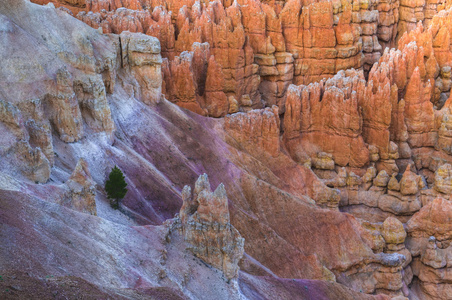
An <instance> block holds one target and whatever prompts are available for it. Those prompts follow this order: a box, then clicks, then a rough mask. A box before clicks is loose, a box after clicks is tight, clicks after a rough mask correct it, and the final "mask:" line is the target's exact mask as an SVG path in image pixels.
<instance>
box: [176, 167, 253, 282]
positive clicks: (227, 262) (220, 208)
mask: <svg viewBox="0 0 452 300" xmlns="http://www.w3.org/2000/svg"><path fill="white" fill-rule="evenodd" d="M182 197H183V199H182V200H183V204H182V208H181V211H180V214H179V217H180V220H181V224H182V231H183V234H184V238H185V241H186V242H187V243H189V244H190V245H191V246H190V248H189V249H190V251H191V252H193V254H194V255H195V256H197V257H199V258H201V259H202V260H204V261H205V262H206V263H208V264H210V265H212V266H214V267H215V268H217V269H219V270H221V271H223V273H224V275H225V277H226V278H227V279H228V280H230V279H233V278H236V277H237V276H238V271H239V267H238V263H239V261H240V260H241V259H242V256H243V253H244V248H243V246H244V243H245V240H244V239H243V238H242V237H241V235H240V233H239V232H238V231H237V229H235V228H234V226H232V225H231V223H230V219H229V208H228V197H227V195H226V190H225V188H224V185H223V184H220V185H219V186H218V187H217V188H216V189H215V191H214V192H212V190H211V189H210V183H209V178H208V177H207V174H204V175H201V176H200V177H199V178H198V180H197V181H196V183H195V187H194V190H193V193H191V188H190V187H189V186H185V187H184V190H183V191H182Z"/></svg>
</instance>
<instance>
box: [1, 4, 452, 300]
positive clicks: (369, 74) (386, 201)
mask: <svg viewBox="0 0 452 300" xmlns="http://www.w3.org/2000/svg"><path fill="white" fill-rule="evenodd" d="M33 2H36V3H38V4H48V6H47V8H43V7H41V9H42V11H44V9H45V10H46V11H47V12H51V13H52V14H54V15H53V16H54V18H57V17H58V18H66V19H68V20H72V21H73V22H77V24H79V25H80V26H82V25H83V26H84V27H83V28H84V30H85V31H83V30H82V31H81V32H79V33H76V32H71V34H67V35H66V36H64V38H63V37H62V38H53V36H52V34H55V33H52V34H50V33H48V34H49V36H47V35H45V34H44V33H45V32H44V33H39V34H37V33H36V32H33V34H23V33H22V35H20V38H15V37H14V36H15V35H19V32H21V31H20V30H22V28H16V25H15V23H17V20H15V21H9V19H8V20H7V19H6V18H5V19H4V20H3V19H2V21H4V22H3V23H2V24H5V25H4V26H3V27H2V28H0V34H2V36H5V40H7V41H8V43H10V44H12V45H14V47H12V48H11V49H10V48H9V46H8V45H6V46H5V45H1V44H0V49H1V50H3V51H0V53H6V55H4V57H3V56H2V57H3V58H4V60H3V61H2V63H3V64H4V67H3V68H2V70H0V74H3V73H4V74H6V75H3V77H2V78H1V79H2V80H0V88H1V93H0V95H1V96H2V97H6V99H1V100H0V125H1V127H0V128H1V129H2V133H4V138H3V141H2V143H3V144H1V146H2V147H0V154H1V156H2V160H1V161H0V167H2V170H3V169H5V170H13V171H14V172H13V173H11V174H13V175H15V176H17V177H18V178H20V179H21V180H22V179H23V180H28V181H30V180H31V181H33V182H39V183H46V182H48V181H49V180H53V177H55V176H56V177H58V178H57V179H61V178H64V181H65V185H63V184H61V185H60V186H59V187H52V188H54V189H55V190H59V193H60V194H58V195H61V197H62V198H61V199H62V200H61V201H60V202H64V203H63V205H66V206H67V207H70V208H73V209H76V210H79V211H82V212H85V213H90V214H95V213H96V206H95V201H94V200H95V197H96V194H95V192H94V187H95V186H94V184H93V181H96V182H98V183H99V182H101V180H102V179H99V178H100V177H102V176H101V175H99V174H102V171H100V170H99V169H98V168H100V167H99V166H97V164H96V163H94V164H93V163H90V168H94V170H95V173H93V174H95V175H93V177H91V175H90V172H89V171H88V165H87V162H86V161H84V160H80V162H79V163H78V164H77V165H76V166H75V164H76V162H77V161H78V158H79V157H78V156H79V153H84V149H85V148H84V147H88V146H87V145H88V144H90V143H92V144H95V145H96V147H94V146H91V147H92V148H90V149H91V150H90V151H88V152H87V153H88V154H89V155H91V156H93V157H94V156H96V155H100V154H99V153H102V155H104V156H105V157H104V160H103V162H105V164H108V163H111V162H112V161H116V160H118V161H121V162H122V163H123V164H124V165H125V166H126V167H127V168H126V169H127V171H128V172H130V173H131V174H132V176H131V177H134V178H133V184H134V187H133V190H131V193H133V195H132V196H131V198H130V199H129V200H127V199H126V200H125V202H124V207H125V208H127V209H128V212H130V214H131V215H133V216H134V217H135V218H136V219H137V220H139V222H142V223H146V224H148V223H156V224H160V223H161V222H162V221H163V220H164V219H168V218H171V217H172V216H173V215H174V213H176V212H178V211H179V212H180V215H179V217H180V218H179V219H177V218H176V219H177V221H174V222H176V223H177V222H179V223H177V224H178V226H179V225H180V227H179V228H180V229H181V230H182V232H183V233H184V240H185V242H187V243H188V244H190V245H191V246H190V250H191V251H192V253H193V254H194V255H195V256H197V257H198V258H201V259H202V260H203V261H204V262H206V263H208V264H210V265H212V266H214V267H215V268H217V269H219V270H221V271H222V272H223V274H224V275H225V278H227V280H240V279H237V278H240V276H238V274H239V272H240V271H239V264H240V265H241V268H242V270H243V272H246V274H247V275H244V277H247V276H254V275H258V276H270V275H271V276H273V275H275V276H274V277H275V278H276V277H282V278H309V279H324V280H325V279H326V280H331V281H336V282H338V283H340V284H343V285H346V286H348V287H350V288H352V289H354V290H356V291H363V292H365V293H373V294H379V293H383V294H386V295H389V296H391V297H399V299H400V298H401V297H409V298H413V299H424V298H426V299H447V298H448V297H449V295H450V294H451V293H452V285H451V282H452V279H451V278H450V277H451V276H450V274H449V273H450V265H451V262H450V257H452V256H451V255H452V254H451V251H452V250H451V249H452V248H451V247H452V246H451V236H450V230H451V228H450V224H449V223H450V221H451V220H450V219H451V216H450V211H451V205H450V203H451V202H450V201H451V200H450V199H449V198H450V194H451V191H452V170H451V169H452V167H451V164H452V100H451V99H452V98H451V87H452V75H451V74H452V73H451V67H452V52H451V34H452V10H442V9H444V8H449V6H450V4H449V2H448V1H442V0H425V1H412V0H403V1H397V0H379V1H374V0H371V1H349V0H345V1H302V0H287V1H282V0H281V1H259V0H234V1H232V0H215V1H195V0H184V1H178V0H151V1H145V0H86V1H81V0H64V1H63V0H54V1H41V0H35V1H33ZM16 5H17V4H16ZM27 5H28V4H27ZM53 6H55V7H57V9H56V10H54V9H53ZM36 7H38V6H36ZM4 9H5V8H4V7H0V10H4ZM66 13H69V14H70V15H72V16H75V17H76V18H77V19H79V20H81V21H83V22H85V23H86V24H88V25H90V26H91V27H93V28H95V29H96V30H93V29H92V28H89V27H88V26H85V25H84V24H83V23H82V22H79V21H77V20H75V19H74V18H72V17H70V16H68V15H67V14H66ZM31 21H33V20H30V22H31ZM74 24H75V23H74ZM4 28H6V29H4ZM66 29H67V28H66ZM28 30H31V29H30V28H28ZM102 33H103V34H102ZM41 35H42V39H41V37H39V36H41ZM27 37H28V38H27ZM31 37H33V39H37V41H34V40H33V43H31V42H30V43H29V44H28V43H25V41H28V39H31ZM12 41H14V43H12ZM56 41H58V42H56ZM62 41H64V42H62ZM22 43H24V44H22ZM66 43H67V45H68V46H67V47H66V46H64V47H63V46H62V45H66ZM23 45H25V46H29V48H33V49H34V48H36V49H37V50H36V51H37V52H38V53H41V54H42V53H48V54H47V55H48V56H46V55H44V54H42V55H41V56H39V57H38V58H39V59H38V58H36V60H35V57H31V56H30V55H26V56H25V55H22V56H18V57H16V56H15V55H16V54H15V53H16V52H17V53H19V54H20V53H22V52H21V50H22V48H25V46H23ZM30 45H31V46H30ZM43 45H44V46H43ZM390 48H391V49H390ZM43 49H44V50H43ZM68 49H69V50H70V49H75V50H71V51H69V50H68ZM49 53H50V54H49ZM28 60H30V64H29V65H25V63H24V62H28ZM51 61H52V62H53V61H55V64H50V62H51ZM50 65H51V67H50ZM11 70H13V71H14V72H13V71H11ZM24 70H25V71H24ZM30 70H31V71H30ZM30 74H32V75H33V76H34V77H33V78H32V79H30V80H29V81H26V80H25V79H27V78H29V77H28V76H29V75H30ZM35 75H36V76H35ZM30 78H31V77H30ZM17 87H19V88H17ZM4 95H6V96H4ZM135 100H138V101H135ZM166 100H169V101H170V102H172V103H174V104H176V105H178V106H179V107H182V108H184V109H187V110H190V111H192V112H195V113H196V114H198V115H201V116H203V117H201V116H198V115H196V114H190V113H186V112H184V111H183V110H180V109H178V108H175V107H174V106H173V105H172V104H171V103H168V102H167V101H166ZM134 101H135V102H134ZM143 104H144V105H143ZM110 107H111V109H110ZM137 107H139V109H138V108H137ZM112 114H114V117H112ZM204 117H206V118H204ZM208 117H211V118H208ZM134 122H140V126H142V128H141V127H139V126H136V124H135V123H134ZM115 124H117V125H119V128H116V126H115ZM134 124H135V125H134ZM161 124H165V125H161ZM165 126H166V127H165ZM193 128H195V129H196V130H195V131H196V132H195V133H193V132H192V129H193ZM115 129H116V130H118V131H117V132H116V134H113V133H114V131H115ZM142 131H146V132H142ZM148 131H149V132H151V133H150V134H148ZM162 132H163V133H162ZM151 135H152V136H151ZM87 137H89V138H91V137H95V138H96V140H95V142H98V144H96V143H95V142H93V140H92V139H89V140H87ZM97 138H98V139H97ZM93 139H94V138H93ZM101 139H102V140H101ZM100 140H101V142H99V141H100ZM113 140H114V145H113V146H112V145H111V143H112V141H113ZM67 148H69V149H71V150H66V149H67ZM94 148H95V149H94ZM105 149H107V150H105ZM71 151H72V152H71ZM66 152H70V153H72V154H73V155H72V156H68V157H66V156H64V155H63V154H66ZM60 153H61V157H60ZM74 153H75V154H74ZM3 157H5V158H7V159H6V160H5V159H3ZM96 157H97V156H96ZM123 157H133V158H134V160H132V162H130V163H129V162H125V161H124V159H123ZM68 166H71V169H70V172H68V171H67V170H66V171H64V172H66V173H67V174H65V173H64V172H63V171H60V169H62V168H66V169H68ZM52 167H55V168H58V172H55V171H52V170H53V169H52ZM74 168H75V171H73V170H74ZM143 169H145V170H147V171H146V172H147V173H143V174H145V175H146V176H147V177H146V178H144V177H145V176H144V175H143V174H141V171H142V170H143ZM207 170H208V171H209V174H212V175H211V178H212V182H215V183H216V184H219V183H220V182H224V183H225V186H226V188H225V186H223V185H219V187H218V188H217V189H216V190H215V191H214V192H212V191H211V189H210V184H209V182H208V180H207V177H206V176H201V177H200V178H199V179H198V181H197V182H196V185H195V188H194V192H193V193H191V190H190V189H189V188H188V187H186V188H184V189H183V190H182V191H181V189H182V187H183V186H184V185H185V184H187V182H189V183H192V182H193V181H194V179H196V177H198V175H199V174H200V173H201V174H202V173H204V172H207ZM72 172H73V173H72ZM60 173H64V174H63V175H62V174H60ZM71 173H72V175H70V174H71ZM66 175H67V176H66ZM0 176H3V175H2V173H0ZM8 176H10V175H8ZM52 176H53V177H52ZM2 178H3V177H2ZM4 178H6V179H7V177H6V176H5V177H4ZM137 178H139V179H137ZM6 179H5V180H6ZM223 179H224V180H223ZM61 180H63V179H61ZM49 185H50V184H49ZM8 188H10V187H8ZM43 189H45V188H43ZM49 189H50V188H49ZM150 190H152V193H151V192H149V191H150ZM161 190H164V192H162V191H161ZM226 191H227V194H226ZM36 193H38V192H36ZM39 193H41V194H40V196H42V195H43V194H44V192H43V190H39ZM39 193H38V194H39ZM55 193H56V192H55ZM154 193H155V194H156V195H154ZM42 197H43V196H42ZM98 197H102V195H101V193H100V194H98ZM179 198H182V208H181V209H180V210H179V207H180V205H181V201H180V199H179ZM59 200H60V199H59V198H58V199H57V200H54V202H57V203H58V201H59ZM60 204H61V203H60ZM99 208H100V209H101V207H99ZM229 209H230V210H231V214H230V213H229ZM101 212H102V211H101ZM344 212H345V213H349V214H344ZM174 224H175V223H174ZM232 224H233V225H232ZM239 232H240V233H239ZM242 236H243V237H245V239H246V243H244V242H243V239H242ZM244 251H246V254H244ZM242 257H243V260H242V261H241V262H240V263H239V261H240V260H241V259H242ZM250 274H253V275H250ZM162 276H163V275H162ZM163 278H164V277H163ZM189 279H190V278H188V277H187V279H186V278H184V282H185V283H184V284H181V285H180V286H183V287H184V288H185V284H187V282H189V281H190V280H189ZM249 280H250V281H252V279H249ZM243 285H245V283H244V281H242V286H243ZM250 286H251V284H250ZM247 291H248V292H249V290H247ZM250 293H251V292H250ZM396 299H397V298H396Z"/></svg>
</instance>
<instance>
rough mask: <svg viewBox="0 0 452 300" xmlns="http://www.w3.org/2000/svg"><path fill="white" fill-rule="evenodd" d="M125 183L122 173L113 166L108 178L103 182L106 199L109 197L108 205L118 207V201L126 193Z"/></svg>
mask: <svg viewBox="0 0 452 300" xmlns="http://www.w3.org/2000/svg"><path fill="white" fill-rule="evenodd" d="M126 187H127V183H126V181H125V177H124V174H122V172H121V170H120V169H119V168H118V167H117V166H115V167H114V168H113V169H112V170H111V172H110V175H109V176H108V180H107V182H106V183H105V191H106V192H107V196H108V199H110V205H111V207H113V208H114V209H118V208H119V201H120V200H121V199H123V198H124V196H125V195H126V193H127V189H126Z"/></svg>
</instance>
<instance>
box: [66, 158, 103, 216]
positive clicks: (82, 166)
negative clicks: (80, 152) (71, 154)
mask: <svg viewBox="0 0 452 300" xmlns="http://www.w3.org/2000/svg"><path fill="white" fill-rule="evenodd" d="M65 184H66V186H67V187H68V188H69V192H68V194H67V196H66V199H65V200H64V203H62V204H63V205H65V206H68V207H70V208H72V209H74V210H77V211H80V212H84V213H88V214H91V215H96V214H97V212H96V188H95V183H94V181H93V179H92V177H91V173H90V172H89V168H88V164H87V162H86V161H85V160H84V159H83V158H81V159H80V160H79V161H78V163H77V166H76V167H75V170H74V172H73V173H72V174H71V177H69V179H68V181H66V182H65Z"/></svg>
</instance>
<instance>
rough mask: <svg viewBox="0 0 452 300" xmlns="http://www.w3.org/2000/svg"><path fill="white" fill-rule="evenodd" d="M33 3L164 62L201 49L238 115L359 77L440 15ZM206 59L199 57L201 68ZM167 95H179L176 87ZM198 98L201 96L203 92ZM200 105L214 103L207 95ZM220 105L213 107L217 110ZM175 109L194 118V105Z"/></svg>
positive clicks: (353, 7)
mask: <svg viewBox="0 0 452 300" xmlns="http://www.w3.org/2000/svg"><path fill="white" fill-rule="evenodd" d="M34 1H35V2H36V3H39V4H44V3H48V2H52V3H54V4H55V5H56V6H57V7H63V8H64V9H67V8H69V9H70V10H71V13H72V14H73V15H74V16H75V15H76V16H77V18H79V19H80V20H82V21H84V22H85V23H87V24H89V25H90V26H93V27H94V28H102V30H103V32H104V33H117V34H119V33H121V32H123V31H130V32H141V33H145V34H148V35H152V36H155V37H157V38H159V40H160V41H161V43H162V54H163V56H164V57H165V58H168V60H169V61H170V62H171V61H172V60H174V59H175V57H176V56H180V55H181V53H182V52H184V51H192V50H193V45H194V44H195V43H208V44H209V45H210V50H211V54H212V55H213V56H214V57H215V60H216V61H217V63H218V64H219V66H221V68H222V72H223V74H224V76H225V84H224V86H223V87H222V91H223V92H224V93H225V95H226V97H234V98H235V100H236V101H237V102H238V104H239V106H244V107H246V103H244V104H242V103H241V102H242V99H243V97H248V96H249V97H250V99H251V100H252V106H253V107H254V108H261V107H262V103H261V98H262V100H263V104H264V105H265V106H269V107H271V106H272V105H278V106H279V107H280V112H281V113H283V112H284V111H285V109H284V107H285V99H286V92H287V89H288V87H289V85H290V84H296V85H298V84H309V83H311V82H315V81H319V80H321V79H322V78H330V77H332V76H334V74H336V73H337V72H338V71H340V70H346V69H349V68H355V69H358V68H363V69H364V70H365V72H366V73H367V72H369V71H370V69H371V68H372V65H373V63H375V62H376V61H378V60H379V58H380V57H381V54H382V53H383V51H384V49H385V48H386V47H389V48H391V47H394V46H396V41H397V40H399V39H400V38H401V37H402V36H403V34H404V33H405V32H410V31H414V30H415V29H416V24H417V22H418V21H423V22H424V25H425V26H428V25H430V24H431V23H434V21H433V17H434V15H435V14H436V13H437V12H438V11H439V10H440V9H443V8H444V7H445V6H444V5H443V3H442V1H436V0H435V1H433V2H432V1H430V0H429V1H427V2H428V3H424V2H422V3H421V2H419V3H417V2H416V3H414V2H412V1H411V2H410V1H405V2H400V1H392V0H391V1H370V2H365V3H361V2H359V1H342V2H338V1H319V2H304V1H301V0H290V1H258V0H239V1H229V0H227V1H223V0H222V1H220V0H216V1H212V2H208V3H207V2H204V1H194V0H191V1H170V0H167V1H148V2H146V1H138V0H121V1H117V0H102V1H100V0H89V1H73V2H67V1H62V0H55V1H47V0H34ZM424 4H425V8H424V7H423V5H424ZM209 59H210V57H205V58H204V63H207V62H208V61H209ZM195 72H196V73H197V74H194V76H195V77H197V78H199V77H205V76H206V73H205V72H206V70H199V69H198V70H195ZM198 72H199V73H198ZM260 79H262V80H260ZM175 88H176V89H180V90H184V86H183V85H181V86H175ZM216 92H219V91H216ZM198 94H199V95H200V96H204V93H203V90H202V89H201V91H198ZM205 97H206V101H208V102H215V101H216V97H215V96H214V95H212V94H210V95H205ZM224 97H225V96H224V95H221V97H220V99H219V101H220V102H223V103H224ZM221 98H223V99H221ZM178 103H180V104H181V105H182V107H185V108H188V109H190V110H192V111H195V112H197V113H201V110H199V107H197V106H196V105H186V103H184V102H178ZM212 116H215V117H217V116H221V114H220V115H219V114H218V113H214V114H212Z"/></svg>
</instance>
